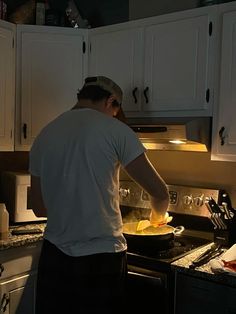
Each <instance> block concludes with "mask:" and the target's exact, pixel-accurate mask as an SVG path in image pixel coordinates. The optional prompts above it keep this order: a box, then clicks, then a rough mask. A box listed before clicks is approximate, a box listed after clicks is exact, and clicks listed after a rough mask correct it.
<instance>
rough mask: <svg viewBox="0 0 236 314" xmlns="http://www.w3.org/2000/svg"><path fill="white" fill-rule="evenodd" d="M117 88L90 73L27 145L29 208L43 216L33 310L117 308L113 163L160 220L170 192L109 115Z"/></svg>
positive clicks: (121, 253) (118, 235)
mask: <svg viewBox="0 0 236 314" xmlns="http://www.w3.org/2000/svg"><path fill="white" fill-rule="evenodd" d="M121 102H122V91H121V89H120V87H119V86H118V85H117V84H116V83H114V82H113V81H112V80H110V79H109V78H106V77H104V76H98V77H89V78H87V79H86V80H85V84H84V86H83V88H82V89H81V90H80V91H79V93H78V102H77V104H76V105H75V106H74V107H73V108H72V110H70V111H68V112H65V113H63V114H62V115H60V116H59V117H57V118H56V119H55V120H54V121H52V122H51V123H49V124H48V125H47V126H46V127H45V128H44V129H43V130H42V131H41V133H40V134H39V136H38V137H37V138H36V140H35V142H34V144H33V146H32V149H31V152H30V172H31V189H32V201H33V210H34V213H35V214H36V216H39V217H40V216H46V217H47V226H46V229H45V234H44V242H43V246H42V252H41V257H40V261H39V267H38V282H37V300H36V313H37V314H47V313H48V314H49V313H50V314H54V313H55V314H58V313H70V314H71V313H83V314H86V313H103V314H106V313H109V314H111V313H116V312H117V313H119V312H120V311H121V310H122V299H123V295H122V293H123V291H124V289H123V288H124V283H125V278H126V271H127V269H126V249H127V245H126V241H125V238H124V236H123V234H122V217H121V213H120V209H119V170H120V167H121V166H122V167H123V168H124V169H125V170H126V171H127V173H128V174H129V175H130V176H131V177H132V178H133V179H134V180H135V181H136V182H137V183H139V184H140V185H141V186H142V188H143V189H144V190H145V191H147V193H149V195H150V200H151V205H152V211H151V215H150V220H151V223H153V224H158V223H162V222H165V221H166V211H167V208H168V204H169V194H168V190H167V187H166V184H165V182H164V181H163V179H162V178H161V177H160V176H159V174H158V173H157V171H156V170H155V169H154V167H153V166H152V165H151V163H150V162H149V160H148V158H147V156H146V154H145V149H144V147H143V145H142V144H141V142H140V141H139V139H138V138H137V136H136V134H135V133H134V132H133V131H132V130H131V129H130V128H129V127H128V126H127V125H126V124H124V123H123V122H121V121H119V120H118V119H114V117H116V116H117V115H119V114H120V113H121Z"/></svg>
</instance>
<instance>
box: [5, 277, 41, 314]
mask: <svg viewBox="0 0 236 314" xmlns="http://www.w3.org/2000/svg"><path fill="white" fill-rule="evenodd" d="M36 276H37V273H36V272H31V273H28V274H24V275H20V276H17V277H15V278H13V279H8V280H5V281H3V282H1V283H0V300H1V301H0V302H1V303H0V313H6V314H34V313H35V310H34V305H35V287H36Z"/></svg>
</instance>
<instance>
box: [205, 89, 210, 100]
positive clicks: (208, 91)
mask: <svg viewBox="0 0 236 314" xmlns="http://www.w3.org/2000/svg"><path fill="white" fill-rule="evenodd" d="M209 100H210V89H209V88H208V89H207V90H206V102H209Z"/></svg>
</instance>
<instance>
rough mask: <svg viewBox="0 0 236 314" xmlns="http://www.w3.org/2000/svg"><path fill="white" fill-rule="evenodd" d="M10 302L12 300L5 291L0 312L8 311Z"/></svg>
mask: <svg viewBox="0 0 236 314" xmlns="http://www.w3.org/2000/svg"><path fill="white" fill-rule="evenodd" d="M9 302H10V298H9V296H8V295H7V294H6V293H4V295H3V297H2V300H1V304H0V313H4V312H6V309H7V305H8V304H9Z"/></svg>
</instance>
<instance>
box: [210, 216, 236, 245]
mask: <svg viewBox="0 0 236 314" xmlns="http://www.w3.org/2000/svg"><path fill="white" fill-rule="evenodd" d="M214 242H215V243H219V244H222V245H223V246H225V247H230V246H232V245H233V244H235V243H236V219H235V218H234V219H232V220H231V221H229V223H228V225H227V229H226V230H222V229H215V230H214Z"/></svg>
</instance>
